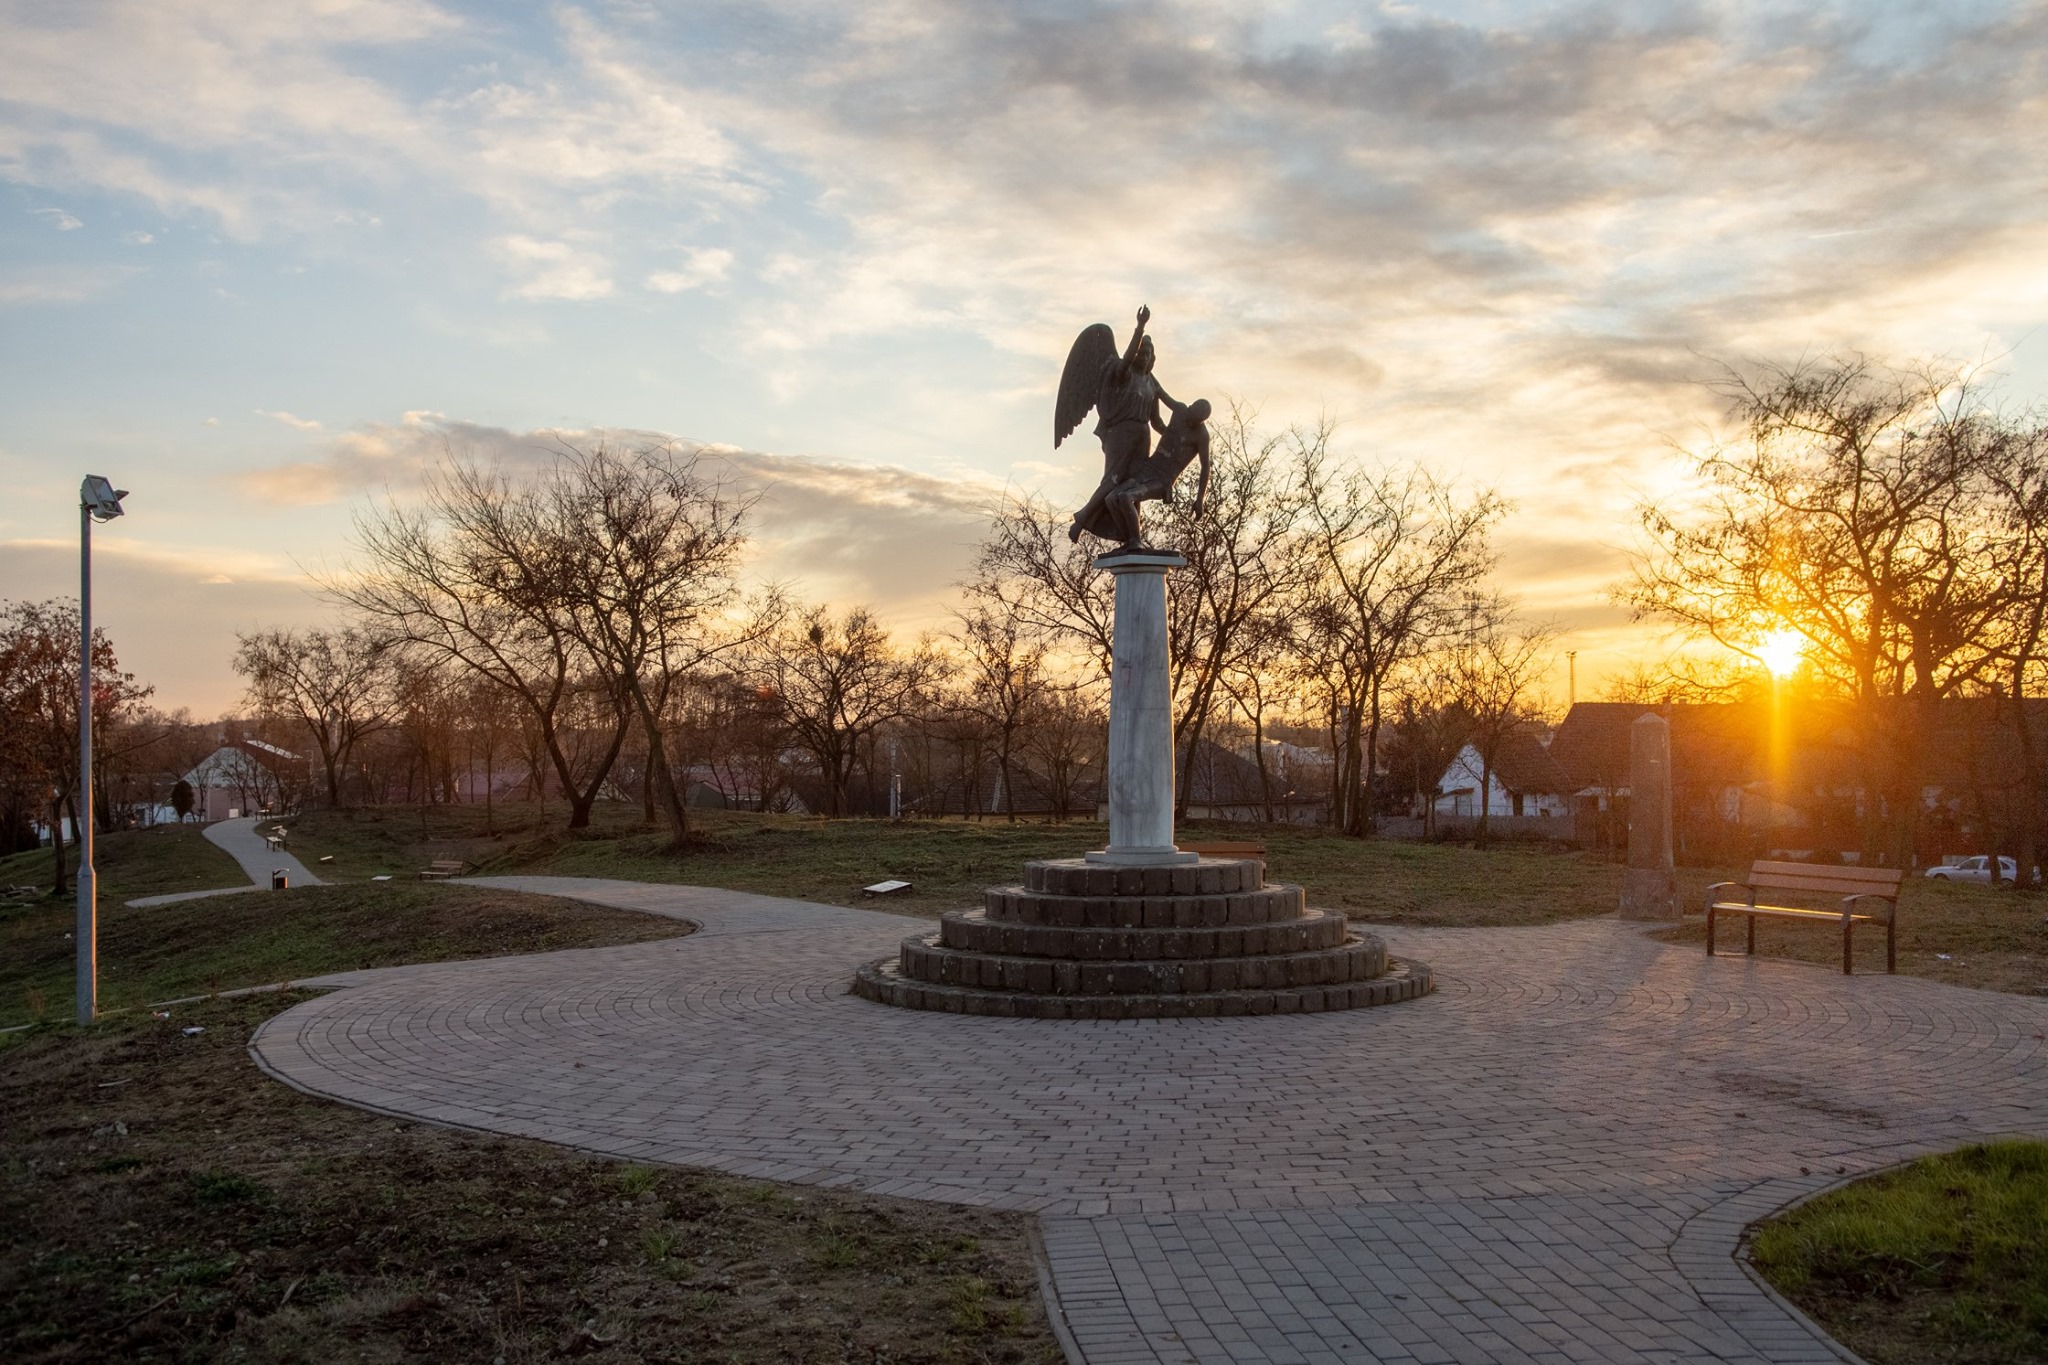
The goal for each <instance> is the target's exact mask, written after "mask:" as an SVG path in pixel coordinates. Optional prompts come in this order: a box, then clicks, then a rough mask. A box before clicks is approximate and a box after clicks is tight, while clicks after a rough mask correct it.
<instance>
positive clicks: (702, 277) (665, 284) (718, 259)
mask: <svg viewBox="0 0 2048 1365" xmlns="http://www.w3.org/2000/svg"><path fill="white" fill-rule="evenodd" d="M731 266H732V253H731V252H730V251H727V250H725V249H724V248H722V247H709V248H705V249H703V250H697V251H689V252H686V253H684V260H683V265H682V267H681V268H680V269H676V270H657V271H655V272H654V273H653V274H652V275H649V276H648V277H647V287H648V288H649V289H652V290H653V291H654V292H655V293H657V294H680V293H682V292H683V291H684V290H686V289H701V288H702V287H703V286H705V285H707V284H713V283H716V282H717V281H719V280H722V279H724V278H725V273H726V271H727V270H728V269H730V268H731Z"/></svg>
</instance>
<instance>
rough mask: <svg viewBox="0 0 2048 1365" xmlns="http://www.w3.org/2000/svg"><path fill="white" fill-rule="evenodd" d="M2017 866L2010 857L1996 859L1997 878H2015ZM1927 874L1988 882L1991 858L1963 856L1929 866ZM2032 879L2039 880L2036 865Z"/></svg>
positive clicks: (1943, 878)
mask: <svg viewBox="0 0 2048 1365" xmlns="http://www.w3.org/2000/svg"><path fill="white" fill-rule="evenodd" d="M2017 866H2018V864H2016V863H2014V862H2013V860H2012V859H2010V858H2000V859H1999V860H1998V878H1999V880H2000V881H2006V882H2010V881H2014V880H2016V879H2017V878H2018V875H2019V874H2018V873H2017V872H2016V871H2015V870H2014V869H2015V868H2016V867H2017ZM1927 875H1928V876H1930V877H1934V878H1937V879H1939V880H1941V881H1945V882H1989V881H1990V880H1991V858H1990V856H1989V855H1988V854H1983V853H1980V854H1978V855H1977V856H1976V857H1974V858H1965V859H1963V860H1962V861H1961V862H1957V863H1944V864H1942V865H1941V866H1940V867H1930V868H1928V869H1927ZM2034 880H2035V881H2036V882H2038V881H2040V880H2041V869H2040V868H2038V867H2037V868H2035V869H2034Z"/></svg>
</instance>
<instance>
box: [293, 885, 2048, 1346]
mask: <svg viewBox="0 0 2048 1365" xmlns="http://www.w3.org/2000/svg"><path fill="white" fill-rule="evenodd" d="M481 880H482V881H483V882H484V883H485V884H489V885H500V886H508V887H515V888H517V889H522V890H534V891H544V892H552V893H555V894H569V895H575V896H580V897H583V898H585V899H589V900H593V901H598V902H601V903H604V904H608V905H618V906H624V907H628V908H635V909H641V910H647V911H650V912H652V913H660V914H669V915H674V916H678V917H684V918H688V919H690V920H692V921H695V922H696V923H698V924H699V925H700V926H702V927H701V930H700V932H698V933H696V934H693V935H691V936H690V937H688V938H685V939H681V940H675V941H671V942H667V943H650V944H636V945H631V946H627V947H620V948H605V949H592V950H584V951H574V952H563V953H552V954H545V955H540V956H534V957H525V958H507V959H497V960H492V961H485V962H473V963H455V964H446V965H440V966H431V967H409V968H395V969H389V970H386V971H382V972H365V973H355V974H350V975H348V976H342V977H334V978H325V979H323V980H324V983H325V984H332V985H336V986H347V987H349V989H345V990H338V991H336V992H334V993H333V994H330V995H327V996H324V997H322V998H320V999H317V1000H313V1001H309V1002H307V1003H306V1004H303V1005H300V1006H298V1007H297V1008H295V1009H293V1010H290V1011H288V1012H287V1013H285V1014H283V1015H280V1016H279V1017H278V1018H276V1019H275V1020H273V1021H272V1022H271V1023H270V1024H269V1025H267V1026H266V1027H265V1028H264V1030H263V1031H262V1032H261V1034H260V1035H259V1036H258V1038H257V1039H256V1041H255V1043H254V1045H253V1050H254V1052H255V1053H256V1055H257V1058H258V1060H259V1062H260V1063H261V1064H263V1065H264V1066H265V1067H266V1068H267V1069H269V1070H270V1071H271V1072H272V1073H273V1074H275V1075H277V1076H279V1077H280V1078H282V1079H284V1080H286V1081H288V1082H289V1083H291V1084H293V1085H296V1086H299V1087H301V1088H303V1089H306V1090H310V1091H312V1092H314V1093H317V1094H321V1095H327V1096H331V1097H333V1098H336V1099H340V1100H345V1101H348V1102H350V1103H354V1104H360V1105H364V1106H368V1107H371V1108H375V1109H380V1110H385V1111H389V1112H393V1113H401V1114H406V1115H411V1116H415V1117H418V1118H423V1119H428V1120H432V1121H436V1122H441V1123H450V1124H458V1125H464V1126H469V1127H475V1128H481V1129H487V1130H490V1131H494V1132H502V1133H512V1134H518V1135H522V1136H529V1137H537V1138H543V1139H546V1140H549V1141H554V1142H561V1143H567V1144H571V1145H574V1146H577V1147H582V1148H586V1149H589V1150H593V1151H598V1152H603V1153H608V1154H611V1155H615V1156H620V1157H630V1158H635V1159H640V1160H651V1161H669V1162H681V1163H688V1164H693V1165H701V1166H709V1167H715V1168H718V1169H721V1170H726V1171H733V1172H737V1173H741V1174H746V1175H758V1176H766V1177H771V1178H775V1179H782V1180H794V1181H805V1182H813V1183H820V1184H831V1185H841V1186H847V1187H854V1188H862V1189H868V1190H873V1191H876V1192H879V1193H884V1194H894V1195H902V1196H908V1197H912V1198H925V1199H941V1200H951V1201H956V1202H961V1203H970V1204H981V1205H988V1206H992V1207H1001V1208H1014V1209H1024V1210H1030V1211H1033V1212H1036V1213H1037V1214H1038V1215H1039V1216H1040V1218H1041V1220H1042V1222H1043V1226H1044V1230H1045V1242H1046V1249H1047V1253H1048V1257H1049V1259H1050V1262H1051V1266H1052V1271H1053V1278H1054V1285H1055V1289H1056V1292H1057V1299H1058V1305H1057V1306H1058V1310H1059V1311H1060V1312H1061V1313H1062V1314H1063V1315H1064V1319H1065V1324H1066V1326H1067V1328H1068V1329H1070V1331H1071V1332H1072V1334H1073V1336H1074V1338H1075V1339H1076V1341H1077V1342H1078V1346H1079V1349H1080V1351H1081V1352H1082V1353H1083V1354H1085V1357H1086V1359H1087V1360H1089V1361H1091V1362H1096V1365H1104V1363H1105V1362H1123V1361H1133V1362H1155V1361H1167V1362H1183V1361H1199V1362H1208V1361H1224V1360H1229V1361H1267V1360H1272V1361H1340V1360H1342V1361H1368V1360H1371V1361H1411V1360H1412V1361H1583V1360H1616V1361H1620V1360H1652V1361H1691V1360H1713V1359H1718V1360H1730V1361H1737V1360H1740V1361H1826V1360H1835V1359H1839V1358H1843V1357H1841V1356H1840V1355H1839V1354H1838V1351H1839V1348H1836V1347H1834V1346H1833V1344H1832V1343H1830V1342H1828V1341H1827V1340H1826V1339H1825V1338H1824V1337H1822V1336H1821V1335H1820V1334H1819V1333H1818V1332H1817V1331H1816V1330H1815V1329H1813V1328H1811V1327H1810V1326H1809V1325H1808V1324H1806V1323H1805V1321H1804V1320H1803V1319H1802V1318H1800V1317H1798V1316H1797V1315H1796V1314H1794V1313H1792V1312H1790V1311H1788V1310H1787V1309H1786V1308H1784V1307H1782V1306H1780V1305H1779V1304H1778V1303H1777V1302H1775V1301H1774V1300H1773V1299H1772V1298H1771V1297H1770V1296H1769V1295H1767V1294H1766V1293H1765V1292H1764V1291H1763V1290H1762V1289H1761V1288H1759V1287H1758V1286H1757V1285H1756V1284H1755V1283H1754V1282H1753V1281H1752V1280H1751V1279H1749V1278H1748V1276H1747V1275H1746V1273H1745V1272H1744V1271H1743V1269H1742V1268H1741V1267H1740V1265H1739V1264H1738V1262H1737V1261H1736V1260H1735V1259H1734V1256H1733V1253H1734V1250H1735V1244H1736V1239H1737V1237H1738V1236H1739V1234H1740V1232H1741V1229H1742V1227H1743V1226H1745V1225H1746V1224H1747V1223H1749V1222H1751V1221H1753V1220H1754V1219H1755V1218H1756V1217H1758V1216H1761V1215H1762V1214H1763V1213H1767V1212H1769V1211H1770V1210H1772V1209H1774V1208H1777V1207H1780V1206H1782V1205H1783V1204H1785V1203H1787V1202H1790V1201H1792V1200H1794V1199H1797V1198H1800V1197H1803V1196H1805V1195H1807V1194H1810V1193H1812V1192H1813V1191H1815V1190H1818V1189H1821V1188H1824V1187H1825V1186H1826V1185H1828V1184H1831V1183H1833V1182H1835V1181H1837V1180H1839V1179H1842V1178H1844V1177H1845V1176H1850V1175H1854V1174H1856V1173H1859V1172H1863V1171H1868V1170H1872V1169H1876V1168H1878V1167H1882V1166H1886V1165H1889V1164H1892V1163H1894V1162H1897V1161H1899V1160H1902V1159H1904V1158H1906V1157H1909V1156H1913V1155H1916V1154H1919V1153H1922V1152H1926V1151H1929V1150H1934V1149H1938V1148H1944V1147H1949V1146H1953V1145H1955V1144H1957V1143H1960V1142H1964V1141H1967V1140H1970V1139H1974V1138H1981V1137H1985V1136H1990V1135H1996V1134H2008V1133H2029V1134H2036V1135H2041V1136H2048V1041H2044V1036H2048V1001H2036V1000H2030V999H2023V998H2019V997H2014V996H2008V995H1998V994H1993V993H1989V992H1976V991H1967V990H1960V989H1956V988H1953V987H1946V986H1941V985H1937V984H1935V983H1932V982H1926V981H1920V980H1915V979H1912V978H1908V977H1884V976H1857V977H1852V978H1844V977H1841V976H1840V975H1837V974H1834V973H1831V972H1829V971H1825V970H1821V969H1818V968H1813V967H1808V966H1804V965H1801V964H1796V963H1787V962H1774V961H1767V960H1754V961H1752V960H1745V959H1741V958H1721V959H1718V960H1715V961H1712V962H1709V961H1707V960H1706V959H1705V958H1704V956H1703V955H1702V954H1701V953H1700V952H1699V951H1698V950H1697V949H1696V948H1695V949H1682V948H1675V947H1669V946H1666V945H1662V944H1659V943H1656V942H1654V941H1652V940H1650V939H1648V938H1646V937H1644V936H1643V935H1642V934H1641V933H1640V932H1639V931H1638V930H1636V929H1635V928H1633V927H1632V926H1628V925H1624V924H1621V923H1619V922H1617V921H1614V920H1592V921H1579V922H1575V923H1569V924H1560V925H1553V926H1548V927H1544V928H1536V929H1519V930H1421V929H1405V928H1395V929H1390V930H1387V931H1385V932H1386V933H1387V936H1388V938H1389V941H1390V945H1391V946H1392V948H1393V950H1394V951H1395V952H1397V953H1399V954H1400V955H1402V956H1412V957H1416V958H1420V959H1421V960H1423V961H1426V962H1428V963H1429V964H1430V965H1431V966H1432V967H1433V968H1434V969H1435V971H1436V975H1437V980H1438V983H1439V984H1438V989H1437V993H1436V994H1435V995H1433V996H1431V997H1428V998H1426V999H1424V1000H1421V1001H1417V1002H1414V1003H1410V1004H1404V1005H1400V1006H1394V1007H1389V1008H1385V1009H1376V1010H1361V1011H1355V1012H1347V1013H1339V1014H1318V1015H1307V1016H1277V1017H1265V1018H1239V1019H1182V1020H1147V1021H1130V1022H1080V1021H1076V1022H1067V1021H1046V1020H1020V1019H987V1018H973V1017H961V1016H955V1015H946V1014H930V1013H923V1012H918V1011H910V1010H896V1009H890V1008H888V1007H885V1006H880V1005H874V1004H870V1003H868V1002H866V1001H863V1000H860V999H857V998H855V997H853V996H851V995H849V994H848V992H847V983H848V981H849V979H850V978H851V976H852V972H853V969H854V967H855V966H856V965H857V964H859V963H860V962H862V961H864V960H869V959H872V958H875V957H878V956H880V955H882V954H883V953H886V952H888V951H890V950H891V949H892V948H893V946H894V945H895V944H896V943H897V942H898V941H899V940H900V939H901V938H902V937H903V936H904V935H905V933H906V932H908V931H910V930H911V929H912V928H914V927H916V925H918V924H921V923H923V921H915V922H913V921H906V920H905V919H903V918H901V917H898V916H894V915H885V914H878V913H875V912H872V911H864V910H849V909H841V908H838V907H833V906H821V905H809V904H805V903H802V902H795V901H783V900H776V899H773V898H770V897H762V896H748V895H742V894H738V893H731V892H722V891H708V890H703V889H697V888H687V887H659V886H647V885H639V884H634V883H624V882H601V881H593V880H583V879H570V878H542V877H516V878H487V879H481Z"/></svg>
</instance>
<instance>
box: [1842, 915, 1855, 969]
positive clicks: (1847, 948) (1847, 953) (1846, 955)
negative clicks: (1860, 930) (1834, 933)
mask: <svg viewBox="0 0 2048 1365" xmlns="http://www.w3.org/2000/svg"><path fill="white" fill-rule="evenodd" d="M1855 966H1856V921H1855V920H1853V919H1845V920H1843V921H1842V975H1843V976H1849V975H1851V974H1853V972H1854V971H1855Z"/></svg>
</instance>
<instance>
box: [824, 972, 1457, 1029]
mask: <svg viewBox="0 0 2048 1365" xmlns="http://www.w3.org/2000/svg"><path fill="white" fill-rule="evenodd" d="M1435 989H1436V980H1435V977H1434V976H1433V975H1432V973H1431V972H1430V969H1429V966H1428V964H1427V963H1423V962H1417V961H1415V960H1413V959H1412V958H1389V959H1388V960H1387V970H1386V972H1385V974H1384V975H1381V976H1378V977H1375V978H1373V979H1372V980H1371V981H1354V982H1350V983H1348V984H1345V985H1337V986H1281V987H1274V988H1271V989H1266V990H1252V991H1210V992H1205V993H1203V994H1200V995H1030V994H1026V993H1024V992H1020V991H997V990H988V989H985V988H983V987H979V986H937V985H931V984H928V983H926V982H922V981H909V980H905V979H904V978H903V977H901V976H899V975H898V974H897V972H896V959H895V958H894V957H885V958H882V959H880V960H878V961H875V962H870V963H868V964H867V965H865V966H863V967H862V968H860V970H859V971H857V972H856V973H855V974H854V979H853V994H855V995H857V996H859V997H861V998H862V999H864V1000H871V1001H873V1002H875V1003H876V1004H880V1005H891V1006H895V1007H897V1008H899V1009H916V1010H927V1011H934V1012H939V1013H945V1014H972V1015H980V1016H984V1017H992V1018H1003V1019H1064V1020H1073V1019H1211V1018H1214V1019H1230V1018H1238V1017H1242V1016H1249V1015H1267V1014H1325V1013H1330V1012H1332V1011H1336V1010H1352V1009H1370V1008H1373V1007H1375V1006H1379V1005H1395V1004H1400V1003H1402V1002H1404V1001H1408V1000H1418V999H1420V998H1421V997H1423V996H1425V995H1428V994H1429V993H1430V992H1432V991H1434V990H1435Z"/></svg>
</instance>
